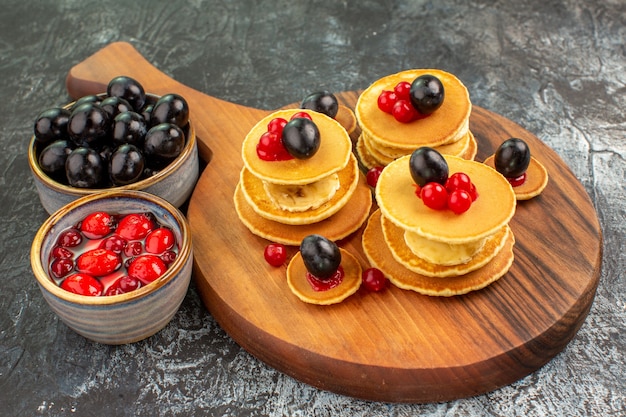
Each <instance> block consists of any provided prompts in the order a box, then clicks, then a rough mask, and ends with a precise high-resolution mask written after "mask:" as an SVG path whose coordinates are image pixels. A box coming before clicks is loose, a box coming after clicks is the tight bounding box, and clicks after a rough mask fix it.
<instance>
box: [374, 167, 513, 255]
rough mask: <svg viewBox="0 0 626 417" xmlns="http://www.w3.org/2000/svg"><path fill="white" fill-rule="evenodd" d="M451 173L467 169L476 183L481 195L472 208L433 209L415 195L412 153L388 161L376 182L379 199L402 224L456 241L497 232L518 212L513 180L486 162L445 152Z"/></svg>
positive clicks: (387, 214) (422, 233)
mask: <svg viewBox="0 0 626 417" xmlns="http://www.w3.org/2000/svg"><path fill="white" fill-rule="evenodd" d="M444 158H445V160H446V161H447V163H448V168H449V174H450V175H452V174H454V173H455V172H464V173H466V174H467V175H468V176H469V177H470V179H471V181H472V183H474V184H475V185H476V189H477V191H478V195H479V197H478V199H476V201H474V202H473V203H472V205H471V207H470V209H469V210H468V211H466V212H465V213H463V214H460V215H457V214H454V213H453V212H452V211H451V210H433V209H430V208H428V207H426V206H425V205H424V203H423V202H422V201H421V199H419V198H418V197H417V196H416V195H415V184H414V182H413V179H412V177H411V173H410V169H409V159H410V155H407V156H404V157H402V158H400V159H397V160H395V161H394V162H392V163H391V164H389V165H387V167H385V169H384V170H383V171H382V173H381V175H380V177H379V179H378V184H377V186H376V201H377V202H378V206H379V207H380V210H381V212H382V213H383V215H384V216H385V217H386V218H388V219H389V220H391V221H392V222H393V223H394V224H396V225H397V226H398V227H400V228H402V229H404V230H409V231H412V232H415V233H417V234H419V235H420V236H423V237H425V238H428V239H431V240H435V241H439V242H446V243H452V244H459V243H466V242H472V241H475V240H477V239H480V238H485V237H487V236H490V235H493V234H494V233H496V232H497V231H498V230H499V229H501V228H502V227H503V226H504V225H506V224H508V222H509V220H510V219H511V218H512V217H513V214H514V213H515V194H514V193H513V189H512V187H511V185H510V184H509V182H508V181H507V180H506V179H505V178H504V177H503V176H502V175H500V174H499V173H498V172H496V170H495V169H493V168H490V167H488V166H487V165H485V164H482V163H479V162H475V161H468V160H465V159H462V158H458V157H455V156H450V155H444Z"/></svg>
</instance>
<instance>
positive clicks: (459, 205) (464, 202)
mask: <svg viewBox="0 0 626 417" xmlns="http://www.w3.org/2000/svg"><path fill="white" fill-rule="evenodd" d="M471 205H472V197H471V196H470V194H469V193H468V192H467V191H465V190H454V191H452V192H451V193H450V195H449V196H448V208H449V209H450V210H452V211H453V212H454V213H455V214H461V213H465V212H466V211H467V210H469V208H470V206H471Z"/></svg>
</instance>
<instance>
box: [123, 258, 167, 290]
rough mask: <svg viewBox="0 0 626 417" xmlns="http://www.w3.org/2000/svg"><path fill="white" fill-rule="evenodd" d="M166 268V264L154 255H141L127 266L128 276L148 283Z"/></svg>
mask: <svg viewBox="0 0 626 417" xmlns="http://www.w3.org/2000/svg"><path fill="white" fill-rule="evenodd" d="M166 270H167V265H165V262H163V261H162V260H161V258H159V257H158V256H156V255H141V256H138V257H136V258H135V259H134V260H133V261H132V262H131V264H130V265H129V266H128V276H130V277H134V278H137V279H138V280H139V281H141V282H142V283H144V284H149V283H151V282H152V281H154V280H156V279H157V278H159V277H160V276H161V275H163V274H164V273H165V271H166Z"/></svg>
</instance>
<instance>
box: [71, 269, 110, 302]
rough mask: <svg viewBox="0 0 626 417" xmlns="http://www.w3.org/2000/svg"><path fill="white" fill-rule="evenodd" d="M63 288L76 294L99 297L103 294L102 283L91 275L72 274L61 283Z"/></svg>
mask: <svg viewBox="0 0 626 417" xmlns="http://www.w3.org/2000/svg"><path fill="white" fill-rule="evenodd" d="M61 288H63V289H64V290H65V291H69V292H73V293H74V294H79V295H87V296H91V297H97V296H99V295H101V294H102V290H103V287H102V283H101V282H100V281H98V280H97V279H96V278H94V277H92V276H91V275H89V274H82V273H77V274H72V275H70V276H69V277H67V278H65V279H64V280H63V282H62V283H61Z"/></svg>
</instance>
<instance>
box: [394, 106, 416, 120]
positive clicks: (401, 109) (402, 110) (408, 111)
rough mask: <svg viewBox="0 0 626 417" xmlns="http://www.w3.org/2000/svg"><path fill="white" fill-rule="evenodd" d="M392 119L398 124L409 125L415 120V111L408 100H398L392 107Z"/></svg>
mask: <svg viewBox="0 0 626 417" xmlns="http://www.w3.org/2000/svg"><path fill="white" fill-rule="evenodd" d="M392 114H393V117H394V118H395V119H396V120H397V121H399V122H400V123H410V122H412V121H413V120H415V119H416V118H417V110H415V107H413V105H412V104H411V102H410V101H408V100H398V101H396V104H394V105H393V109H392Z"/></svg>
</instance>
